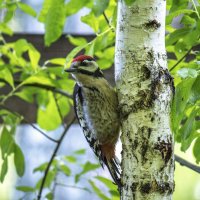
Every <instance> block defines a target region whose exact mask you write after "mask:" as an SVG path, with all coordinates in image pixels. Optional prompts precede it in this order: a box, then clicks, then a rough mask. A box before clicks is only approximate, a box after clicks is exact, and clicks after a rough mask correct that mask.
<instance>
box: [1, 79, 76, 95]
mask: <svg viewBox="0 0 200 200" xmlns="http://www.w3.org/2000/svg"><path fill="white" fill-rule="evenodd" d="M0 82H3V83H5V84H7V85H9V84H8V83H7V82H6V81H5V80H3V79H0ZM14 83H15V84H16V85H17V86H18V85H20V84H21V83H22V82H20V81H18V80H14ZM25 86H32V87H37V88H42V89H46V90H50V91H52V92H55V93H58V94H61V95H63V96H66V97H68V98H70V99H72V98H73V95H71V94H69V93H67V92H65V91H64V90H61V89H58V88H55V87H53V86H49V85H43V84H40V83H28V84H24V85H21V86H20V87H25Z"/></svg>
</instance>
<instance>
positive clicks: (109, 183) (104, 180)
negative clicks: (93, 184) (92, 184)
mask: <svg viewBox="0 0 200 200" xmlns="http://www.w3.org/2000/svg"><path fill="white" fill-rule="evenodd" d="M95 178H96V179H97V180H99V181H101V182H102V183H103V184H105V185H106V186H107V188H109V189H110V190H117V185H115V184H114V183H113V181H111V180H110V179H107V178H105V177H103V176H95Z"/></svg>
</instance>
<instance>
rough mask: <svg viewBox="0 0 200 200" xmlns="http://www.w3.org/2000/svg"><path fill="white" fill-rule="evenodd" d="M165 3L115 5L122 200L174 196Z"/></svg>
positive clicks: (141, 0)
mask: <svg viewBox="0 0 200 200" xmlns="http://www.w3.org/2000/svg"><path fill="white" fill-rule="evenodd" d="M165 10H166V1H165V0H146V1H144V0H136V1H135V2H134V3H133V4H132V5H131V6H127V5H126V4H125V2H124V0H119V1H118V19H117V36H116V52H115V79H116V84H117V92H118V98H119V109H120V112H121V122H122V136H121V141H122V149H123V150H122V170H123V172H122V185H123V187H122V195H121V199H122V200H143V199H145V200H147V199H148V200H169V199H172V193H173V190H174V180H173V175H174V152H173V137H172V133H171V130H170V116H169V115H170V102H171V99H172V93H173V80H172V78H171V76H170V75H169V73H168V70H167V66H166V60H167V57H166V52H165Z"/></svg>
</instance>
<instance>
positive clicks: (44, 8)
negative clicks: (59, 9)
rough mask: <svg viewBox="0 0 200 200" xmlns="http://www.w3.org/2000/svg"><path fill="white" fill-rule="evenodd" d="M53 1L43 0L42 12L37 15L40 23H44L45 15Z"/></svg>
mask: <svg viewBox="0 0 200 200" xmlns="http://www.w3.org/2000/svg"><path fill="white" fill-rule="evenodd" d="M52 2H53V0H44V1H43V5H42V10H41V11H40V13H39V16H38V20H39V21H40V22H45V18H46V15H47V13H48V11H49V8H50V7H51V6H52Z"/></svg>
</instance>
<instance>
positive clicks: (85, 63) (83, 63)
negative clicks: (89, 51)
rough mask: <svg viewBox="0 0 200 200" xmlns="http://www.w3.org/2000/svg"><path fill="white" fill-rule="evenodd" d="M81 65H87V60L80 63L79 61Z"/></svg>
mask: <svg viewBox="0 0 200 200" xmlns="http://www.w3.org/2000/svg"><path fill="white" fill-rule="evenodd" d="M81 65H82V66H88V65H89V62H88V61H87V60H84V61H83V62H82V63H81Z"/></svg>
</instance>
